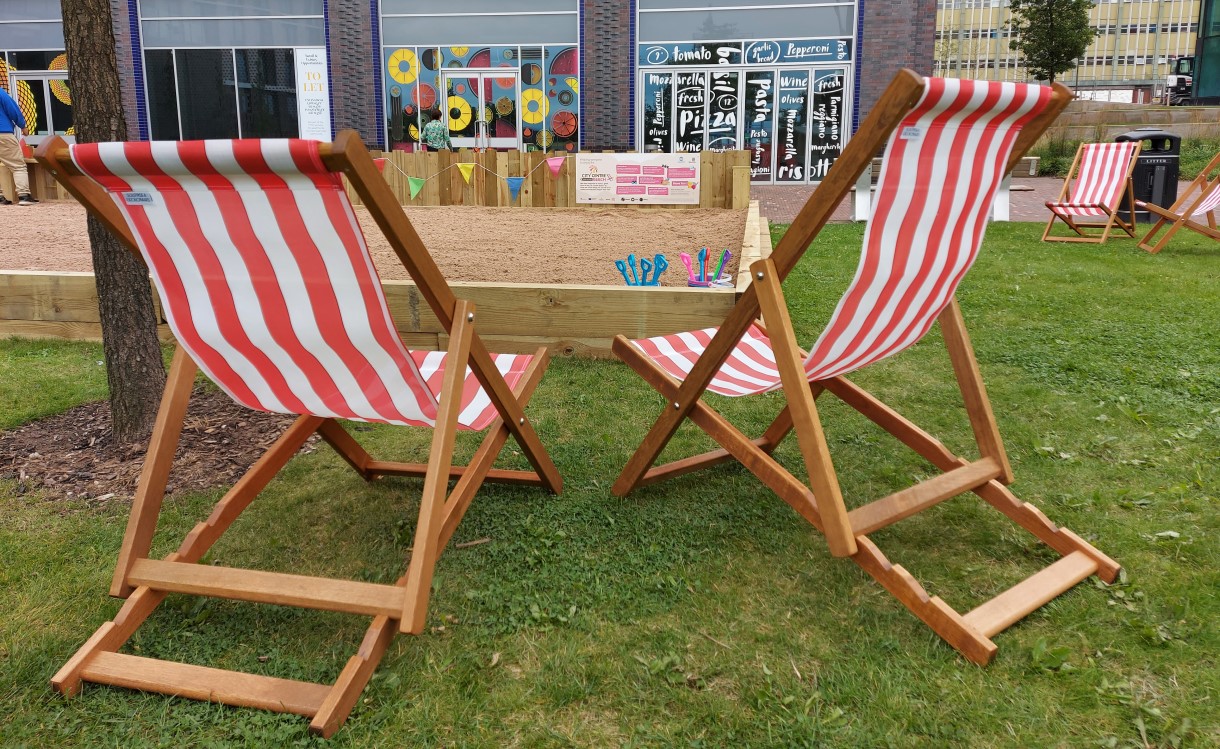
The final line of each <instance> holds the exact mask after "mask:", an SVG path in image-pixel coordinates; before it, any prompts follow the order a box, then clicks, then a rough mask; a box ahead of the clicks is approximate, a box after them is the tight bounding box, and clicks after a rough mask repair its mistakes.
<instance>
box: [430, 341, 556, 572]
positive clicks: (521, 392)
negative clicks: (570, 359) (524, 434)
mask: <svg viewBox="0 0 1220 749" xmlns="http://www.w3.org/2000/svg"><path fill="white" fill-rule="evenodd" d="M549 362H550V354H549V353H547V349H546V347H545V346H544V347H541V348H539V349H538V350H537V351H536V352H534V357H533V359H532V360H531V361H530V364H529V367H528V368H527V369H526V371H525V372H524V373H523V375H522V376H521V379H520V380H518V381H517V388H516V389H515V390H514V391H513V395H515V396H516V398H517V402H518V403H520V404H521V406H522V408H524V407H525V406H526V405H527V404H528V403H529V401H530V398H532V397H533V395H534V390H536V389H537V387H538V383H540V382H542V374H543V372H545V371H546V368H547V365H548V364H549ZM510 434H511V432H510V431H509V430H508V427H507V426H506V425H505V424H504V422H503V420H502V419H497V420H496V421H494V422H492V424H491V426H490V428H489V429H488V431H487V436H486V437H484V438H483V442H482V444H480V445H479V449H478V450H476V451H475V453H474V456H473V457H471V459H470V463H469V464H468V465H467V466H466V470H465V471H464V472H463V473H462V476H461V478H459V479H458V480H457V483H455V484H454V486H453V491H452V492H450V494H449V499H448V500H446V501H445V510H444V521H443V523H442V524H441V533H440V538H439V539H438V541H437V545H436V554H437V556H438V557H439V555H440V553H441V550H443V549H444V548H445V546H446V545H447V544H448V543H449V539H450V538H451V537H452V536H453V532H454V531H455V530H457V526H458V523H460V522H461V521H462V516H464V515H465V514H466V509H467V508H468V507H469V506H470V501H471V500H472V499H474V494H475V492H476V491H478V488H479V484H480V483H481V482H482V481H483V477H484V476H486V475H487V474H488V472H489V471H490V470H491V466H492V463H494V462H495V460H496V458H497V457H498V456H499V454H500V451H501V450H502V449H503V448H504V444H505V443H506V442H507V441H508V437H509V435H510Z"/></svg>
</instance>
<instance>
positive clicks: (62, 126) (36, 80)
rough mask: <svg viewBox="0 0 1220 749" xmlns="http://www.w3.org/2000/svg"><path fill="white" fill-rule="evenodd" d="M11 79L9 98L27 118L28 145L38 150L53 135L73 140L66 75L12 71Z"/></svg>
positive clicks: (70, 99)
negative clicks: (11, 97)
mask: <svg viewBox="0 0 1220 749" xmlns="http://www.w3.org/2000/svg"><path fill="white" fill-rule="evenodd" d="M9 79H10V85H11V86H12V87H13V90H12V91H10V94H11V95H12V96H13V98H14V99H15V100H16V101H17V102H18V103H19V104H20V105H21V111H22V113H23V114H25V118H26V129H27V131H28V132H29V135H27V136H26V138H25V142H26V143H28V144H29V145H31V146H36V145H38V144H39V143H41V142H42V139H43V138H46V137H47V136H50V135H63V136H67V138H68V140H69V141H71V140H73V137H72V136H73V134H74V133H75V131H74V130H73V129H72V95H71V91H70V90H69V89H68V76H67V75H66V74H64V73H62V72H59V73H28V72H17V71H9ZM31 115H32V116H31Z"/></svg>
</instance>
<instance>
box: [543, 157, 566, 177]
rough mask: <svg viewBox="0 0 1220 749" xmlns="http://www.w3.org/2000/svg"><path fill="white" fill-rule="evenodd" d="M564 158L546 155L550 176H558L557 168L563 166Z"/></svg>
mask: <svg viewBox="0 0 1220 749" xmlns="http://www.w3.org/2000/svg"><path fill="white" fill-rule="evenodd" d="M564 158H565V157H563V156H548V157H547V160H546V165H547V166H549V167H550V168H551V176H552V177H558V176H559V170H560V169H562V168H563V161H564Z"/></svg>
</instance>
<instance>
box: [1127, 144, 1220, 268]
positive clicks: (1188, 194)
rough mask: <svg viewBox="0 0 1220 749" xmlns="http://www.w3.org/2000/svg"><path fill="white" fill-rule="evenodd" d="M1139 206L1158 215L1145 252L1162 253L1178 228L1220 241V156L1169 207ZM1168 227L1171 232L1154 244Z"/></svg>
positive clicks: (1143, 244) (1143, 241) (1138, 203)
mask: <svg viewBox="0 0 1220 749" xmlns="http://www.w3.org/2000/svg"><path fill="white" fill-rule="evenodd" d="M1135 204H1136V206H1138V207H1139V208H1140V209H1142V210H1146V211H1150V212H1152V213H1155V214H1156V215H1157V220H1156V221H1155V222H1154V223H1153V224H1152V228H1151V229H1149V230H1148V233H1147V234H1145V235H1144V238H1143V239H1141V240H1140V242H1139V246H1140V249H1142V250H1147V251H1148V252H1151V253H1153V254H1155V253H1158V252H1160V251H1161V250H1162V249H1164V247H1165V245H1166V244H1168V243H1169V240H1170V238H1171V237H1173V235H1174V234H1176V233H1177V231H1178V229H1190V230H1191V231H1196V232H1198V233H1200V234H1202V235H1203V236H1205V237H1211V238H1212V239H1220V229H1217V227H1216V209H1217V208H1220V153H1218V154H1216V155H1215V157H1214V158H1213V159H1212V160H1211V161H1210V162H1208V164H1207V166H1205V167H1204V168H1203V171H1201V172H1199V175H1198V176H1197V177H1195V178H1194V180H1193V181H1191V183H1190V185H1189V186H1188V187H1187V188H1186V189H1185V190H1184V191H1183V192H1182V197H1180V198H1178V199H1177V200H1176V201H1174V204H1173V205H1172V206H1170V207H1169V208H1162V207H1161V206H1159V205H1156V204H1154V203H1145V202H1144V201H1142V200H1137V201H1135ZM1199 219H1202V221H1201V220H1199ZM1203 221H1206V222H1207V224H1206V225H1205V224H1204V223H1203ZM1165 227H1168V228H1169V230H1168V231H1166V232H1165V235H1164V236H1162V237H1161V238H1160V239H1159V240H1157V242H1156V244H1153V243H1152V240H1153V239H1154V238H1155V237H1156V235H1157V234H1158V233H1159V232H1160V231H1161V230H1162V229H1164V228H1165Z"/></svg>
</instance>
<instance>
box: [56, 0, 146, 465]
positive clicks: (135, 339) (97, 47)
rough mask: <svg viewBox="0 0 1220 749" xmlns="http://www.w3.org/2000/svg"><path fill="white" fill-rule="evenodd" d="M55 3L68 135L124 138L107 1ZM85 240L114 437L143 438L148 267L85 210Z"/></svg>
mask: <svg viewBox="0 0 1220 749" xmlns="http://www.w3.org/2000/svg"><path fill="white" fill-rule="evenodd" d="M62 8H63V22H64V46H65V47H66V48H67V53H68V80H69V82H70V84H71V86H72V109H73V119H74V125H75V127H76V141H77V142H78V143H96V142H99V141H114V140H127V139H128V133H127V118H126V114H125V112H124V111H123V97H122V92H121V90H120V88H119V70H118V61H117V59H116V57H115V39H114V28H113V27H112V26H111V20H110V19H111V16H110V2H109V0H63V2H62ZM89 242H90V245H91V246H92V253H93V273H94V276H95V278H96V279H97V298H98V308H99V312H100V317H101V323H102V350H103V352H104V353H105V357H106V380H107V382H108V383H109V385H110V415H111V419H112V421H113V428H114V438H115V440H116V441H117V442H120V443H130V442H140V441H144V440H146V439H147V438H148V435H149V434H150V433H151V432H152V426H153V422H154V420H155V419H156V416H157V406H158V404H159V403H160V400H161V391H162V390H163V389H164V387H165V364H164V362H163V361H162V358H161V346H160V343H159V342H158V340H157V320H156V317H155V315H154V314H153V302H152V286H151V285H150V283H149V278H148V268H146V267H145V266H144V263H143V262H142V261H141V260H140V259H139V258H138V257H136V256H135V255H133V254H131V253H130V252H128V251H127V249H126V248H125V247H123V245H121V244H119V242H118V240H117V239H115V238H114V236H113V235H112V234H111V233H110V232H109V231H107V230H106V229H105V228H104V227H103V226H102V224H101V223H100V222H99V221H98V220H97V219H95V218H94V217H93V216H89Z"/></svg>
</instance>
